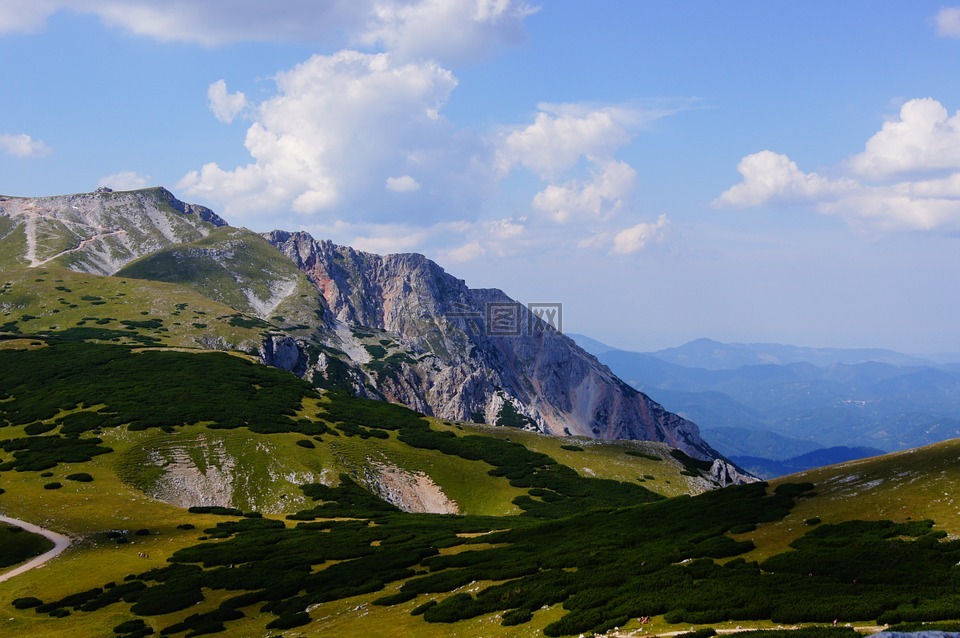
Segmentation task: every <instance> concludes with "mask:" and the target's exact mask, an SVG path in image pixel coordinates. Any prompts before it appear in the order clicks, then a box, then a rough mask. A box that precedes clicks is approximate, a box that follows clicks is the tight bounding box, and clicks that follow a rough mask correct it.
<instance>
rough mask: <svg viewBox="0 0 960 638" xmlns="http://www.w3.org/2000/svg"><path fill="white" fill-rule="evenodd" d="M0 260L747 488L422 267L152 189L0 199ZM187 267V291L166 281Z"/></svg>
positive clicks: (328, 383) (685, 432)
mask: <svg viewBox="0 0 960 638" xmlns="http://www.w3.org/2000/svg"><path fill="white" fill-rule="evenodd" d="M41 226H42V228H43V229H44V230H43V232H42V233H41V232H40V228H41ZM31 238H32V239H31ZM264 238H265V240H266V241H264ZM261 242H262V244H263V246H261V245H260V243H261ZM267 242H269V245H272V246H273V247H275V249H276V250H277V251H279V253H276V252H273V249H270V250H266V249H265V247H268V246H269V245H268V244H267ZM0 245H2V246H6V248H5V249H3V250H0V255H5V256H6V257H5V259H6V260H7V261H8V262H11V263H10V265H11V266H36V265H40V264H42V263H51V262H52V263H53V264H56V265H61V266H65V267H67V268H70V269H72V270H76V271H80V272H88V273H91V274H99V275H111V274H114V273H118V272H119V271H121V269H122V275H123V276H124V277H143V278H148V279H159V280H163V281H170V282H174V283H185V284H187V285H190V286H192V287H194V288H195V289H196V290H197V291H199V292H201V293H202V294H204V295H206V296H208V297H210V298H212V299H215V300H217V301H221V302H224V303H228V305H232V306H233V307H235V308H238V309H240V310H242V311H243V312H245V313H248V314H250V315H253V316H258V317H259V318H260V319H261V320H263V321H264V325H269V326H270V329H269V330H267V331H265V332H264V342H263V345H262V346H261V348H260V356H261V358H262V360H263V361H264V362H265V363H268V364H271V365H275V366H277V367H281V368H284V369H287V370H291V371H293V372H295V373H296V374H298V375H299V376H302V377H304V378H305V379H307V380H309V381H311V382H312V383H313V384H314V385H316V386H319V387H331V388H339V389H346V390H349V391H351V392H353V393H354V394H358V395H365V396H371V397H375V398H381V399H386V400H389V401H393V402H398V403H402V404H404V405H407V406H409V407H411V408H413V409H416V410H419V411H421V412H424V413H426V414H429V415H434V416H438V417H440V418H443V419H449V420H460V421H468V420H473V421H478V422H480V421H483V422H489V423H493V424H497V425H505V426H512V427H520V428H525V429H530V430H535V431H540V432H544V433H548V434H553V435H558V436H565V435H566V436H571V435H573V436H576V435H580V436H588V437H592V438H602V439H640V440H651V441H660V442H664V443H667V444H668V445H670V446H671V447H675V448H678V449H681V450H683V451H684V452H685V453H687V454H688V455H690V456H691V457H693V458H695V459H700V460H710V461H714V460H716V463H715V464H714V465H715V467H714V468H713V469H711V471H710V474H711V476H712V477H713V479H712V480H714V481H715V482H716V483H717V484H721V485H722V484H728V483H735V482H741V481H743V480H748V478H747V477H745V476H743V475H741V474H740V473H739V470H738V469H737V468H736V467H735V466H733V465H732V464H730V463H729V462H727V460H726V459H723V458H722V457H721V455H720V454H719V453H717V452H716V451H715V450H714V449H713V448H712V447H710V445H709V444H707V443H706V442H705V441H704V440H703V439H702V437H701V436H700V432H699V430H698V428H697V426H696V425H695V424H694V423H692V422H690V421H688V420H686V419H683V418H681V417H679V416H677V415H676V414H672V413H670V412H668V411H667V410H665V409H664V408H663V407H662V406H661V405H659V404H658V403H656V402H655V401H653V400H651V399H650V398H649V397H647V396H646V395H644V394H643V393H641V392H639V391H637V390H635V389H633V388H631V387H630V386H628V385H627V384H625V383H623V382H622V381H621V380H620V379H619V378H617V377H616V375H614V374H613V373H612V372H611V371H610V370H609V369H608V368H607V367H606V366H604V365H602V364H601V363H600V362H599V361H598V360H597V359H596V358H595V357H593V356H592V355H590V354H588V353H586V352H585V351H583V350H582V349H581V348H579V347H578V346H577V345H576V344H575V343H574V342H573V341H572V340H571V339H569V338H568V337H566V336H565V335H563V334H561V333H560V332H558V331H557V330H555V329H554V328H553V327H552V326H551V325H550V324H549V323H548V322H547V321H545V320H544V317H540V316H537V315H535V314H534V313H532V312H531V310H530V309H528V308H526V307H524V306H522V305H521V304H519V303H517V302H515V301H514V300H512V299H510V298H509V297H508V296H507V295H505V294H504V293H503V292H501V291H499V290H494V289H478V290H473V289H470V288H468V287H467V286H466V284H465V282H464V281H462V280H460V279H457V278H455V277H453V276H451V275H449V274H447V273H446V272H445V271H444V270H443V269H442V268H441V267H440V266H439V265H437V264H436V263H434V262H432V261H430V260H429V259H427V258H426V257H424V256H423V255H418V254H399V255H386V256H381V255H374V254H370V253H364V252H360V251H356V250H354V249H352V248H349V247H345V246H338V245H336V244H333V243H332V242H329V241H325V240H315V239H314V238H312V237H310V236H309V235H308V234H306V233H291V232H286V231H273V232H271V233H266V234H264V235H263V237H260V236H257V235H255V234H254V233H250V232H248V231H245V230H243V229H231V228H230V227H229V226H228V225H227V223H226V222H225V221H224V220H222V219H221V218H219V217H218V216H216V214H215V213H213V212H212V211H210V210H209V209H206V208H203V207H200V206H194V205H190V204H184V203H182V202H179V201H178V200H176V198H175V197H173V195H172V194H170V193H169V191H166V190H165V189H162V188H158V189H148V190H145V191H131V192H124V193H114V192H106V191H101V192H97V193H91V194H83V195H70V196H62V197H52V198H33V199H30V198H2V200H0ZM11 255H13V259H11V257H10V256H11ZM280 255H285V256H286V259H280V260H279V261H278V258H279V256H280ZM204 260H207V261H204ZM210 260H212V261H210ZM288 260H289V261H288ZM186 262H190V265H191V268H192V270H191V271H190V274H189V277H188V276H187V275H185V274H184V273H183V272H182V271H180V270H178V268H179V266H180V265H182V264H184V263H186ZM208 262H209V264H212V265H213V266H215V268H216V270H217V273H218V274H217V276H216V277H215V278H210V277H209V276H207V275H208V269H207V265H208ZM281 262H284V263H287V264H288V265H287V266H283V265H282V264H281ZM198 273H199V274H198ZM251 273H253V275H252V274H251ZM257 275H258V276H257ZM304 275H305V277H304ZM298 277H299V278H301V279H303V281H304V282H306V281H307V280H309V285H308V286H307V287H306V288H305V286H304V285H303V284H295V283H294V282H295V280H296V279H297V278H298ZM257 290H259V292H257ZM264 291H266V292H264ZM253 293H256V294H253ZM231 300H232V302H231ZM258 300H269V303H259V302H258ZM280 312H282V313H283V315H282V316H281V315H279V314H278V313H280ZM498 313H499V314H498ZM504 322H506V323H504Z"/></svg>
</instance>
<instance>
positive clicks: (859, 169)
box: [850, 98, 960, 178]
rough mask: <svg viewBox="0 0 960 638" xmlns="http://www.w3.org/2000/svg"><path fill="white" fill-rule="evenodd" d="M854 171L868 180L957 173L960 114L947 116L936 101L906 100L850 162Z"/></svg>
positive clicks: (943, 108)
mask: <svg viewBox="0 0 960 638" xmlns="http://www.w3.org/2000/svg"><path fill="white" fill-rule="evenodd" d="M850 167H851V168H852V170H853V171H854V172H856V173H857V174H859V175H862V176H864V177H869V178H884V177H889V176H892V175H897V174H903V173H914V172H920V171H930V170H943V169H950V170H960V113H954V114H953V115H950V114H949V113H948V112H947V109H946V107H944V106H943V104H941V103H940V102H938V101H937V100H934V99H931V98H920V99H914V100H909V101H908V102H906V103H905V104H904V105H903V106H902V107H901V108H900V113H899V115H898V117H897V118H896V119H894V120H891V121H889V122H885V123H884V125H883V128H881V129H880V131H879V132H877V133H876V134H875V135H874V136H873V137H871V138H870V139H869V140H867V144H866V148H865V149H864V151H863V152H862V153H860V154H858V155H855V156H854V157H853V158H851V159H850Z"/></svg>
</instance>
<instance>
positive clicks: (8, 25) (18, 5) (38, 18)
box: [0, 0, 63, 33]
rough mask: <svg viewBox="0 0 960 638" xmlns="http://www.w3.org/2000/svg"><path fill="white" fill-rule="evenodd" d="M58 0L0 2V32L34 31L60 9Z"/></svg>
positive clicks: (12, 0) (11, 0)
mask: <svg viewBox="0 0 960 638" xmlns="http://www.w3.org/2000/svg"><path fill="white" fill-rule="evenodd" d="M62 4H63V3H62V2H60V1H58V0H4V2H0V33H33V32H35V31H39V30H40V29H42V28H43V26H44V25H45V24H46V21H47V18H49V17H50V16H51V15H53V14H54V13H55V12H56V11H57V10H59V9H60V7H61V5H62Z"/></svg>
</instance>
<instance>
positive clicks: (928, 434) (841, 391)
mask: <svg viewBox="0 0 960 638" xmlns="http://www.w3.org/2000/svg"><path fill="white" fill-rule="evenodd" d="M570 336H571V337H572V338H573V339H574V340H576V341H577V343H578V344H579V345H580V346H581V347H582V348H584V349H585V350H587V351H588V352H590V353H591V354H593V355H594V356H596V357H597V358H598V359H599V360H600V361H601V362H603V363H604V364H606V365H607V366H609V367H610V369H611V370H613V372H614V373H616V374H617V375H618V376H619V377H620V378H621V379H623V380H624V381H626V382H627V383H629V384H630V385H632V386H634V387H635V388H637V389H639V390H642V391H643V392H645V393H647V394H648V395H650V396H651V397H652V398H653V399H654V400H656V401H658V402H659V403H661V404H663V406H664V407H666V408H667V409H668V410H670V411H672V412H676V413H678V414H680V415H682V416H684V417H686V418H688V419H690V420H692V421H694V422H695V423H697V424H698V425H699V426H700V429H701V431H702V432H703V435H704V437H705V438H706V439H707V440H708V441H709V442H710V443H711V444H712V445H713V446H714V447H715V448H717V449H718V450H719V451H720V452H721V453H723V454H725V455H726V456H728V457H729V458H731V459H732V460H734V461H737V463H738V464H740V465H741V466H742V467H745V468H747V469H751V468H752V469H753V471H754V473H757V474H758V475H761V476H764V477H772V476H779V475H783V474H788V473H791V472H794V471H799V470H801V469H808V468H809V467H818V466H820V465H827V464H832V463H836V462H841V461H846V460H852V459H854V458H861V457H863V456H871V455H874V454H880V453H883V452H892V451H895V450H902V449H906V448H912V447H918V446H921V445H926V444H929V443H935V442H937V441H942V440H944V439H950V438H956V437H960V363H958V362H960V355H949V354H944V355H932V356H927V355H924V356H916V355H909V354H903V353H899V352H894V351H892V350H882V349H840V348H804V347H798V346H791V345H782V344H724V343H720V342H717V341H712V340H710V339H698V340H696V341H691V342H690V343H687V344H685V345H683V346H680V347H677V348H668V349H665V350H660V351H657V352H647V353H641V352H628V351H625V350H618V349H616V348H612V347H610V346H607V345H606V344H603V343H601V342H599V341H596V340H595V339H589V338H586V337H581V336H580V335H570ZM811 453H812V455H811ZM811 463H812V464H813V465H811Z"/></svg>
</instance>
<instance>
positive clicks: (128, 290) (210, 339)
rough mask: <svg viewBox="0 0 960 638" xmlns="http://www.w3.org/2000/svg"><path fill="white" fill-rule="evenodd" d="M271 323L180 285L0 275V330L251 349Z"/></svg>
mask: <svg viewBox="0 0 960 638" xmlns="http://www.w3.org/2000/svg"><path fill="white" fill-rule="evenodd" d="M270 328H271V326H269V325H267V324H265V323H263V322H262V321H258V320H254V319H252V318H250V317H248V316H244V315H242V314H241V313H239V312H238V311H236V310H234V309H233V308H231V307H229V306H225V305H223V304H220V303H217V302H215V301H212V300H210V299H209V298H207V297H204V296H203V295H200V294H198V293H196V292H194V291H193V290H191V289H189V288H186V287H184V286H179V285H174V284H169V283H162V282H152V281H144V280H137V279H133V278H122V277H101V276H97V275H89V274H84V273H77V272H73V271H70V270H65V269H62V268H55V267H47V268H19V269H13V270H4V271H3V272H2V273H0V333H15V334H23V335H31V334H43V333H50V332H58V333H64V332H71V331H72V334H73V336H74V337H75V338H83V339H96V338H100V339H101V340H105V341H106V340H117V341H120V342H124V343H130V342H139V343H153V344H156V345H164V346H171V347H186V348H230V349H234V350H243V351H252V352H256V349H257V347H258V346H259V344H260V342H261V340H262V338H263V337H262V334H263V332H264V331H265V330H267V329H270Z"/></svg>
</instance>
